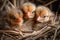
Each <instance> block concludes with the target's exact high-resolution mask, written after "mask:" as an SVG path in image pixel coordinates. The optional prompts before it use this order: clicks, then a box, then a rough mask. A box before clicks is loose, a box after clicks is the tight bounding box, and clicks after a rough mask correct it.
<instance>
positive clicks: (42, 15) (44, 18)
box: [36, 6, 54, 23]
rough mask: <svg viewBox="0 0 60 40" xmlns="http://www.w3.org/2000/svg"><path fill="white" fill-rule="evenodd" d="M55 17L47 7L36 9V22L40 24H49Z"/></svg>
mask: <svg viewBox="0 0 60 40" xmlns="http://www.w3.org/2000/svg"><path fill="white" fill-rule="evenodd" d="M52 16H54V14H53V12H51V10H50V9H49V8H47V7H45V6H38V7H37V8H36V21H38V22H42V23H43V22H48V21H50V20H51V18H52Z"/></svg>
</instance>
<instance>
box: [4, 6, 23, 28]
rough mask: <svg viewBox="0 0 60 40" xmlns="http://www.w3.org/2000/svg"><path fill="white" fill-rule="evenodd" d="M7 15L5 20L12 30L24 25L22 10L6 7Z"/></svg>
mask: <svg viewBox="0 0 60 40" xmlns="http://www.w3.org/2000/svg"><path fill="white" fill-rule="evenodd" d="M6 7H7V10H6V15H5V20H6V22H7V24H8V25H9V26H10V28H11V27H12V28H16V26H17V28H19V27H20V26H22V25H23V13H22V11H21V10H18V9H16V8H10V7H9V6H6Z"/></svg>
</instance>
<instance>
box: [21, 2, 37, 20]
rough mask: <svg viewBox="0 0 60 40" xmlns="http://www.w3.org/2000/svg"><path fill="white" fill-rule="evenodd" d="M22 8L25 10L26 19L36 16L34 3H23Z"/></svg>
mask: <svg viewBox="0 0 60 40" xmlns="http://www.w3.org/2000/svg"><path fill="white" fill-rule="evenodd" d="M21 9H22V10H23V12H24V19H29V18H33V17H34V11H35V9H36V6H35V5H34V4H33V3H30V2H27V3H24V4H22V6H21Z"/></svg>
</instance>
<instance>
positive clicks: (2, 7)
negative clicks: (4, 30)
mask: <svg viewBox="0 0 60 40" xmlns="http://www.w3.org/2000/svg"><path fill="white" fill-rule="evenodd" d="M6 2H7V0H5V1H4V3H3V5H2V7H1V9H0V10H3V8H4V6H5V5H6Z"/></svg>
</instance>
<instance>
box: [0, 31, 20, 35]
mask: <svg viewBox="0 0 60 40" xmlns="http://www.w3.org/2000/svg"><path fill="white" fill-rule="evenodd" d="M6 32H7V33H10V32H11V33H15V34H19V32H16V31H12V30H0V33H6Z"/></svg>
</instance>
